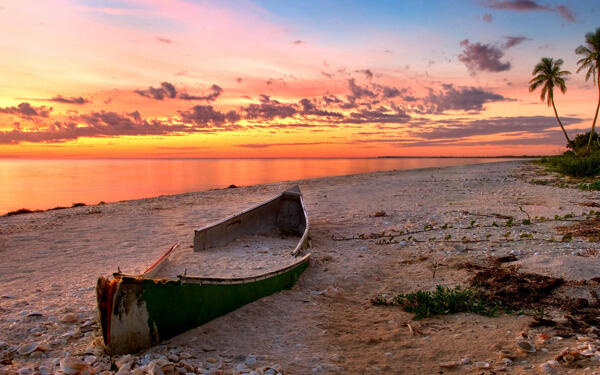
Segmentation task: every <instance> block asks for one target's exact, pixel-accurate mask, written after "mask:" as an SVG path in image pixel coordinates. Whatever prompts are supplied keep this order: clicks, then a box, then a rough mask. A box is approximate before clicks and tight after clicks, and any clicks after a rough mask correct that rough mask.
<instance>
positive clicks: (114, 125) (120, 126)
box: [0, 111, 195, 144]
mask: <svg viewBox="0 0 600 375" xmlns="http://www.w3.org/2000/svg"><path fill="white" fill-rule="evenodd" d="M81 125H84V126H81ZM193 131H195V130H194V129H193V128H188V127H186V126H183V125H171V124H168V123H164V122H160V121H155V120H144V119H142V117H141V115H140V113H139V112H137V111H135V112H131V113H128V114H118V113H115V112H104V111H101V112H92V113H89V114H85V115H82V116H79V117H75V118H73V119H71V120H70V121H66V122H53V123H51V124H49V125H48V126H47V127H46V128H45V129H43V130H39V129H38V130H36V131H31V130H29V131H27V130H23V129H15V130H13V131H5V132H0V144H18V143H21V142H38V143H56V142H65V141H69V140H75V139H77V138H80V137H117V136H122V135H166V134H173V133H179V132H193Z"/></svg>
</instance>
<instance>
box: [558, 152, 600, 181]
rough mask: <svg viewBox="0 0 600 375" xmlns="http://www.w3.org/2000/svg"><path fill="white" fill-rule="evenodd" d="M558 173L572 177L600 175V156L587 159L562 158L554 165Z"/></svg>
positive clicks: (564, 156) (596, 155)
mask: <svg viewBox="0 0 600 375" xmlns="http://www.w3.org/2000/svg"><path fill="white" fill-rule="evenodd" d="M554 165H555V168H556V171H558V172H560V173H563V174H566V175H567V176H571V177H592V176H596V175H598V174H600V154H593V155H590V156H587V157H580V158H578V157H572V156H566V155H563V156H560V157H558V158H557V159H556V163H555V164H554Z"/></svg>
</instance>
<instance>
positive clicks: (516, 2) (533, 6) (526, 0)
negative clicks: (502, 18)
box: [487, 0, 576, 22]
mask: <svg viewBox="0 0 600 375" xmlns="http://www.w3.org/2000/svg"><path fill="white" fill-rule="evenodd" d="M487 6H488V7H489V8H492V9H501V10H512V11H517V12H532V11H533V12H535V11H548V12H557V13H558V14H559V15H560V16H561V17H562V18H564V19H565V20H567V21H569V22H575V20H576V17H575V13H574V12H573V11H572V10H571V9H569V8H568V7H567V6H566V5H564V4H561V5H557V6H555V7H554V8H552V7H550V6H547V5H542V4H540V3H538V2H537V1H533V0H509V1H499V0H488V2H487Z"/></svg>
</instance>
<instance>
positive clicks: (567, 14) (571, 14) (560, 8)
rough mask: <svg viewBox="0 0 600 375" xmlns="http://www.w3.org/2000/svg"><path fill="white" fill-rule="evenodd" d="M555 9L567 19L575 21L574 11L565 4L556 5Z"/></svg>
mask: <svg viewBox="0 0 600 375" xmlns="http://www.w3.org/2000/svg"><path fill="white" fill-rule="evenodd" d="M556 11H557V12H558V13H559V14H560V15H561V16H562V17H563V18H564V19H566V20H567V21H569V22H575V20H576V19H575V13H574V12H573V11H572V10H571V9H569V8H567V6H566V5H557V6H556Z"/></svg>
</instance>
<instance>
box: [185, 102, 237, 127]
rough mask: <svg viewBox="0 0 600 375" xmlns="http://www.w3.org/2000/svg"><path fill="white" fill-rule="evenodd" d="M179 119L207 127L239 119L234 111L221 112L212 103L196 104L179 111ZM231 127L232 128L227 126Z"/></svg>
mask: <svg viewBox="0 0 600 375" xmlns="http://www.w3.org/2000/svg"><path fill="white" fill-rule="evenodd" d="M179 115H180V116H181V121H183V122H184V123H188V124H194V125H196V126H199V127H201V128H208V127H213V126H218V125H223V124H225V123H230V124H233V123H235V122H237V121H239V120H240V119H241V116H240V115H239V114H238V113H237V112H236V111H229V112H226V113H225V112H221V111H216V110H214V109H213V106H212V105H196V106H194V107H192V108H191V109H190V110H188V111H179ZM229 129H233V128H231V127H230V128H229Z"/></svg>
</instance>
